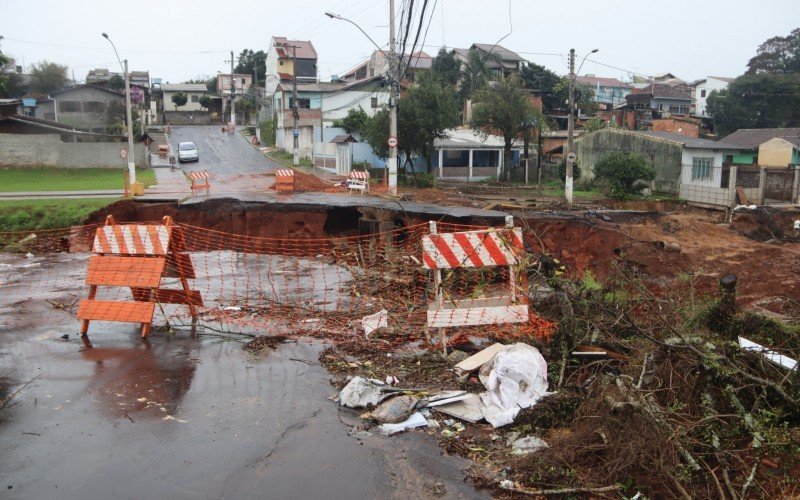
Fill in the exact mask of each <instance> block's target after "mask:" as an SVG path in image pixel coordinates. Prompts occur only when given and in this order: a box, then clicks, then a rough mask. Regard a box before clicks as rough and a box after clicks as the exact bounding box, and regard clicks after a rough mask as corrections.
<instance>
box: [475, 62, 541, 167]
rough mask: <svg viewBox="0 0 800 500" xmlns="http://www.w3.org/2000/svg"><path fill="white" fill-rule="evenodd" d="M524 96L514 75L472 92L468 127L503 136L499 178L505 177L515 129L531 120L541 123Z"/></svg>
mask: <svg viewBox="0 0 800 500" xmlns="http://www.w3.org/2000/svg"><path fill="white" fill-rule="evenodd" d="M528 97H529V93H528V91H527V90H526V89H525V88H524V87H523V86H522V80H520V78H519V77H518V76H516V75H511V76H509V77H505V78H502V79H501V80H499V81H497V82H495V84H494V85H487V86H486V87H484V88H483V89H481V90H480V91H479V92H478V93H477V94H475V106H474V109H473V112H472V127H473V128H474V129H475V130H478V131H479V132H481V133H483V134H488V133H492V132H499V133H500V135H502V136H503V143H504V149H503V172H502V175H501V176H502V178H503V179H507V178H508V168H509V164H510V162H511V145H512V143H513V142H514V139H515V138H516V137H517V134H518V133H519V130H520V129H521V128H522V127H523V126H525V124H529V123H531V122H533V121H535V122H537V123H538V124H539V126H541V123H542V121H543V120H542V119H541V117H536V114H537V112H536V111H535V110H534V108H533V106H532V105H531V103H530V101H529V100H528Z"/></svg>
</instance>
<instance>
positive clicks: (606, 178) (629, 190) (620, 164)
mask: <svg viewBox="0 0 800 500" xmlns="http://www.w3.org/2000/svg"><path fill="white" fill-rule="evenodd" d="M594 175H595V178H596V179H597V180H598V181H600V182H601V183H605V184H607V185H608V186H609V187H610V191H611V192H610V193H609V194H610V195H611V197H613V198H619V199H622V198H626V197H627V196H628V195H631V194H636V192H637V189H636V187H635V186H636V181H646V182H649V181H652V180H653V179H655V178H656V171H655V169H654V168H653V166H652V165H650V164H649V163H648V162H647V160H645V159H644V157H643V156H642V155H640V154H637V153H622V152H614V153H609V154H608V155H606V156H605V157H604V158H603V159H602V160H600V161H599V162H597V163H596V164H595V166H594Z"/></svg>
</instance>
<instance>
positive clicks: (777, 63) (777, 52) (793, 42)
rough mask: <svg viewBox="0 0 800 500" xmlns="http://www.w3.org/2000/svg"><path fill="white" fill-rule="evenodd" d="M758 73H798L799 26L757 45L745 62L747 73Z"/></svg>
mask: <svg viewBox="0 0 800 500" xmlns="http://www.w3.org/2000/svg"><path fill="white" fill-rule="evenodd" d="M758 73H773V74H778V75H782V74H787V73H800V28H795V29H794V30H792V32H791V33H789V34H788V35H787V36H775V37H772V38H770V39H769V40H767V41H766V42H764V43H762V44H761V45H759V47H758V50H757V51H756V55H755V56H754V57H753V58H752V59H750V62H748V63H747V74H748V75H755V74H758Z"/></svg>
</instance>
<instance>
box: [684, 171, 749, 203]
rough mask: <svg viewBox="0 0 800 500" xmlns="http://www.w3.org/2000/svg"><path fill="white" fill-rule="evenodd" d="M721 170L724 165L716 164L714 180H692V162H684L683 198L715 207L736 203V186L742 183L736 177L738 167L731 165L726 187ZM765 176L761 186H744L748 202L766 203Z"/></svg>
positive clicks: (713, 172)
mask: <svg viewBox="0 0 800 500" xmlns="http://www.w3.org/2000/svg"><path fill="white" fill-rule="evenodd" d="M721 171H722V167H721V166H720V165H718V164H715V166H713V167H712V176H711V177H712V180H710V181H709V180H699V179H694V180H692V178H691V176H692V164H691V163H689V164H684V165H683V170H682V173H681V186H680V197H681V199H684V200H686V201H687V202H689V203H693V204H697V205H702V206H708V207H714V208H728V207H732V206H733V205H735V204H736V203H737V201H736V186H737V185H739V184H740V183H739V182H737V179H736V178H737V169H736V167H731V170H730V175H729V177H728V185H727V186H726V187H721V186H720V180H721ZM762 172H763V170H762ZM763 178H764V175H763V174H762V175H761V181H759V187H754V188H744V195H745V196H746V197H747V201H748V202H750V203H754V204H756V205H760V204H762V203H764V189H763V185H764V182H763ZM687 179H688V180H687Z"/></svg>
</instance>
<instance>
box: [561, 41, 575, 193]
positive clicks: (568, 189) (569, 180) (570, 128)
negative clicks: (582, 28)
mask: <svg viewBox="0 0 800 500" xmlns="http://www.w3.org/2000/svg"><path fill="white" fill-rule="evenodd" d="M574 132H575V49H569V116H568V117H567V175H566V181H565V186H564V196H565V198H566V199H567V203H568V204H570V205H572V184H573V177H572V175H573V172H572V164H573V161H574V160H572V158H573V156H572V155H571V154H570V153H572V135H573V133H574Z"/></svg>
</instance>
